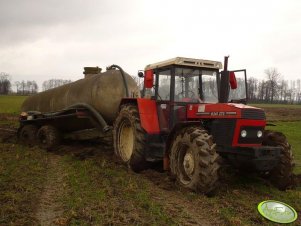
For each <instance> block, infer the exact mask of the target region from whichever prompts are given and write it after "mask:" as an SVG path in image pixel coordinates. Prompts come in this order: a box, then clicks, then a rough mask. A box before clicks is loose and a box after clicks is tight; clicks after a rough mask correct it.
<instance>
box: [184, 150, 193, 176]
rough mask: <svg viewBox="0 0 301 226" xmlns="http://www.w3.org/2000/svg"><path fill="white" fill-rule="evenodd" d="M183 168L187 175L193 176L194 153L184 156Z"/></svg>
mask: <svg viewBox="0 0 301 226" xmlns="http://www.w3.org/2000/svg"><path fill="white" fill-rule="evenodd" d="M183 166H184V170H185V172H186V174H187V175H188V176H192V174H193V172H194V158H193V155H192V153H190V152H188V153H186V154H185V156H184V161H183Z"/></svg>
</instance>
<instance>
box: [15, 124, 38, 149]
mask: <svg viewBox="0 0 301 226" xmlns="http://www.w3.org/2000/svg"><path fill="white" fill-rule="evenodd" d="M37 131H38V128H37V127H36V126H34V125H25V126H23V127H22V128H21V129H20V132H19V141H20V143H21V144H25V145H29V146H33V145H35V144H36V135H37Z"/></svg>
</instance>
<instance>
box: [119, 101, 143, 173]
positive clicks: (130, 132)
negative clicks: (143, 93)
mask: <svg viewBox="0 0 301 226" xmlns="http://www.w3.org/2000/svg"><path fill="white" fill-rule="evenodd" d="M145 135H146V133H145V131H144V130H143V129H142V127H141V124H140V117H139V112H138V109H137V106H135V105H132V104H126V105H123V106H122V107H121V110H120V112H119V114H118V117H117V119H116V121H115V123H114V130H113V136H114V152H115V155H116V156H117V157H118V158H119V159H120V160H121V161H122V162H123V163H125V164H126V165H128V167H129V168H131V169H132V170H133V171H135V172H140V171H142V170H144V169H146V168H147V163H146V160H145V152H144V149H145Z"/></svg>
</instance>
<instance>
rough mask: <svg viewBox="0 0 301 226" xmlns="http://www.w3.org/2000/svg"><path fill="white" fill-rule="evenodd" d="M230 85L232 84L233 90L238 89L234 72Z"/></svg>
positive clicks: (231, 72) (231, 75)
mask: <svg viewBox="0 0 301 226" xmlns="http://www.w3.org/2000/svg"><path fill="white" fill-rule="evenodd" d="M229 83H230V87H231V89H236V88H237V81H236V77H235V73H234V72H233V71H230V75H229Z"/></svg>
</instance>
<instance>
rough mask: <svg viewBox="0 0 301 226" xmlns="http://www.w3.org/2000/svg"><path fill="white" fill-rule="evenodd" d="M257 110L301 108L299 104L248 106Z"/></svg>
mask: <svg viewBox="0 0 301 226" xmlns="http://www.w3.org/2000/svg"><path fill="white" fill-rule="evenodd" d="M250 105H252V106H254V107H258V108H294V109H295V108H301V104H250Z"/></svg>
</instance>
